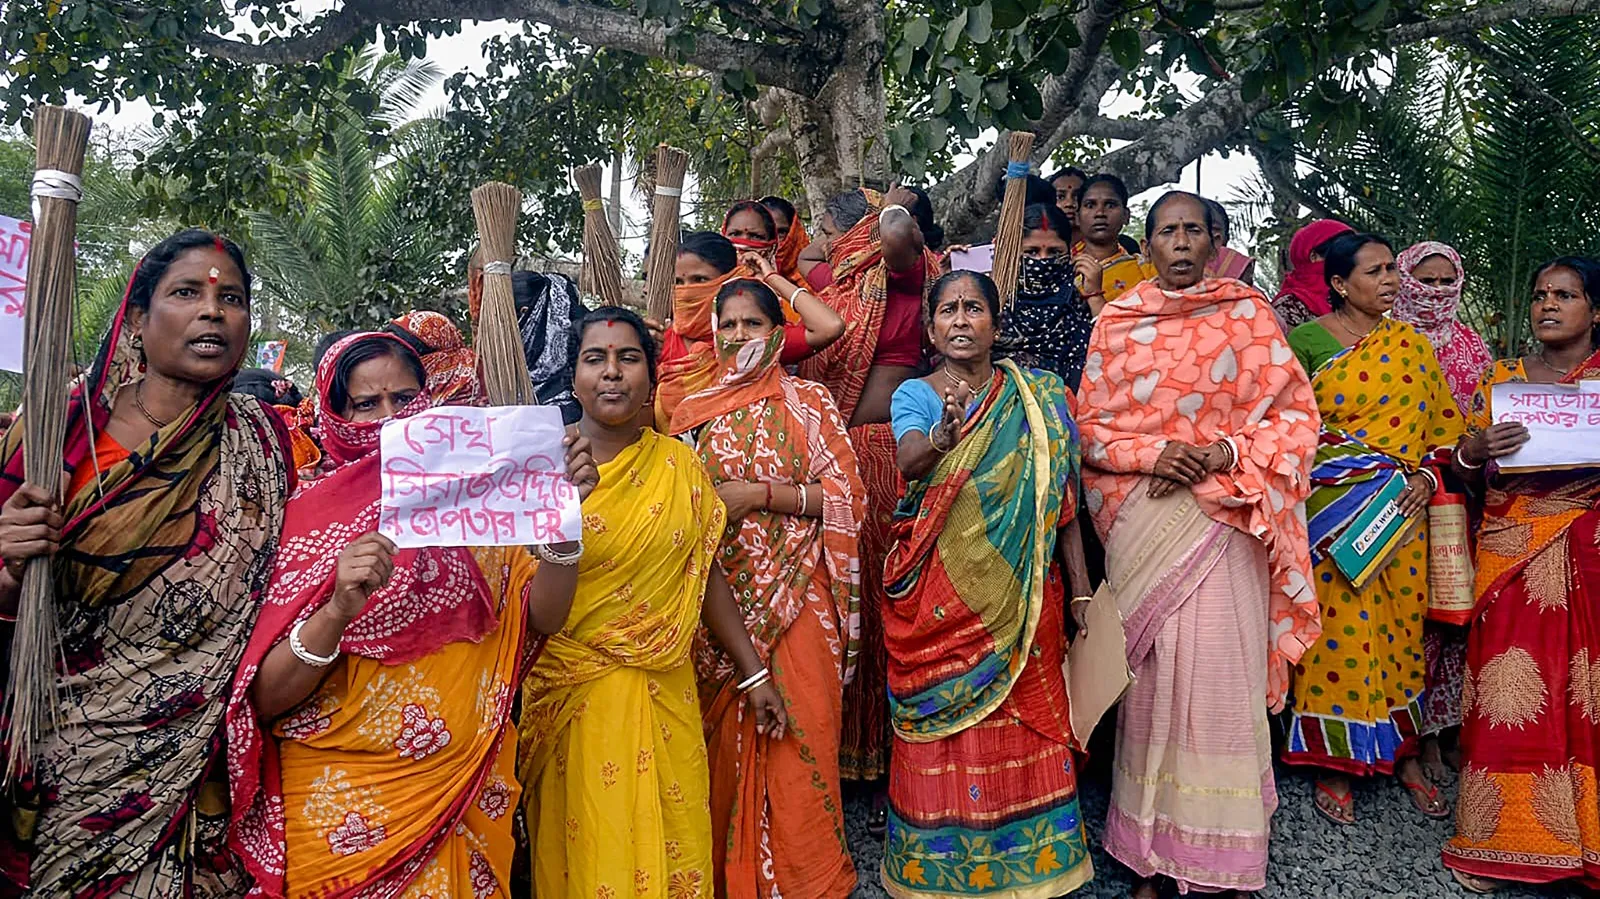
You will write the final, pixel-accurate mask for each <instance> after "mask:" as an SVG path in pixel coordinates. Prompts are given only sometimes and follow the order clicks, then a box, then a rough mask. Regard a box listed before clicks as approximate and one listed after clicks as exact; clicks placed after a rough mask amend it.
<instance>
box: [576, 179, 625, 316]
mask: <svg viewBox="0 0 1600 899" xmlns="http://www.w3.org/2000/svg"><path fill="white" fill-rule="evenodd" d="M572 176H573V180H574V181H576V182H577V184H578V196H579V197H581V198H582V199H583V267H582V268H580V269H579V270H578V292H579V293H583V294H586V295H588V296H594V297H599V298H600V302H601V303H603V304H604V305H607V306H620V305H622V255H621V253H620V252H619V251H618V250H617V238H616V236H615V235H613V234H612V233H611V223H610V222H609V221H607V220H606V209H605V204H604V203H603V202H601V200H600V166H598V165H586V166H580V167H579V168H577V169H574V170H573V173H572Z"/></svg>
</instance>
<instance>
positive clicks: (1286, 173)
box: [1250, 145, 1336, 218]
mask: <svg viewBox="0 0 1600 899" xmlns="http://www.w3.org/2000/svg"><path fill="white" fill-rule="evenodd" d="M1250 155H1252V156H1254V157H1255V158H1256V165H1258V166H1260V167H1261V176H1262V177H1263V178H1264V179H1266V182H1267V186H1268V187H1271V188H1272V193H1273V195H1274V196H1275V197H1277V198H1280V199H1287V200H1289V201H1291V202H1292V203H1294V204H1297V205H1299V206H1304V207H1306V208H1307V209H1309V210H1311V213H1312V215H1314V216H1316V217H1317V218H1336V216H1335V215H1334V214H1333V211H1332V210H1330V209H1329V208H1328V207H1327V205H1326V204H1324V203H1322V202H1321V201H1320V200H1318V199H1317V198H1316V197H1313V196H1311V195H1310V194H1308V193H1306V192H1305V191H1304V190H1302V189H1301V187H1300V178H1299V175H1298V173H1296V172H1295V168H1294V164H1295V157H1294V154H1293V153H1274V152H1271V151H1269V150H1267V149H1265V148H1263V147H1260V146H1257V145H1251V147H1250ZM1274 205H1276V204H1274Z"/></svg>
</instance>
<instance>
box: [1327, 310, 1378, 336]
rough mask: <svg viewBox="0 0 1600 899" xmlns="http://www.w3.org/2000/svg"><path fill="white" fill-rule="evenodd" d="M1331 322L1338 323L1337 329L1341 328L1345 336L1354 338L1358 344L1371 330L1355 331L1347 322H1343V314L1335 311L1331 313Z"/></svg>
mask: <svg viewBox="0 0 1600 899" xmlns="http://www.w3.org/2000/svg"><path fill="white" fill-rule="evenodd" d="M1333 320H1334V321H1336V322H1338V323H1339V327H1341V328H1343V329H1344V331H1345V333H1346V334H1349V335H1350V336H1351V337H1354V338H1355V339H1356V340H1357V341H1358V342H1359V341H1360V340H1361V339H1362V338H1363V337H1366V336H1367V335H1368V334H1370V333H1372V329H1371V328H1368V329H1367V330H1365V331H1357V330H1356V329H1355V328H1354V327H1353V326H1351V324H1350V323H1349V322H1347V321H1345V320H1344V314H1343V313H1341V312H1338V311H1335V312H1334V313H1333Z"/></svg>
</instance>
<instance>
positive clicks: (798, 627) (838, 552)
mask: <svg viewBox="0 0 1600 899" xmlns="http://www.w3.org/2000/svg"><path fill="white" fill-rule="evenodd" d="M716 312H717V354H718V358H719V359H720V360H721V362H722V369H721V372H720V374H719V377H718V379H717V382H716V383H715V384H713V385H712V386H711V387H709V388H707V389H706V390H703V391H701V392H699V393H697V394H695V395H693V396H691V397H689V398H688V399H686V400H684V401H683V403H682V404H681V405H679V406H678V411H677V413H676V414H675V415H674V416H673V419H672V430H673V433H675V434H689V435H692V436H693V438H694V441H695V448H696V450H697V451H698V453H699V454H700V459H701V461H703V462H704V463H705V467H706V471H707V472H708V473H709V474H710V475H711V480H712V482H713V483H714V484H715V485H716V488H717V494H718V495H719V496H720V497H721V498H722V501H723V504H724V505H725V506H727V509H728V522H729V525H730V527H729V528H728V529H727V530H726V531H724V532H723V536H722V544H721V547H720V548H719V550H718V556H717V557H718V560H719V561H720V562H721V569H722V571H723V572H724V573H725V574H726V577H727V582H728V588H729V590H730V591H731V592H732V594H733V598H734V600H735V601H736V602H737V603H738V604H739V611H740V613H741V615H742V616H743V618H744V622H745V627H746V629H747V630H748V631H749V633H750V639H751V642H752V643H754V645H755V648H756V652H757V653H758V654H759V655H760V656H761V659H762V661H763V662H764V663H765V664H766V666H767V667H768V668H769V669H770V670H771V671H772V678H773V683H774V684H775V685H776V687H777V689H778V690H779V691H780V692H781V693H782V694H783V697H784V702H785V705H786V706H787V713H788V716H789V722H790V727H789V732H790V733H789V736H788V737H787V738H786V739H783V740H769V739H763V738H761V736H760V735H759V734H757V733H756V729H755V728H756V723H755V721H754V720H753V719H752V717H751V716H750V715H749V714H748V713H747V712H746V710H745V708H744V703H743V702H742V701H741V699H742V698H743V697H742V694H741V693H740V692H739V689H738V684H739V679H740V678H739V676H738V669H737V668H736V667H735V665H734V662H733V658H732V657H731V656H730V655H729V654H728V652H727V651H725V650H724V649H722V647H721V646H720V645H718V644H717V643H715V642H714V641H712V640H709V639H701V640H699V641H697V643H696V646H695V671H696V673H697V674H698V675H699V678H698V679H699V683H700V709H701V715H702V717H703V719H704V721H705V731H706V743H707V746H706V749H707V752H708V755H709V757H710V765H711V823H712V833H713V835H714V840H713V843H712V847H713V850H714V857H715V859H716V868H717V877H718V880H719V889H718V895H724V896H727V897H728V899H758V897H764V896H771V895H783V896H794V897H819V899H820V897H840V899H842V897H844V896H848V895H849V894H850V891H851V889H852V888H853V887H854V886H855V883H856V876H855V867H854V865H853V863H852V862H851V860H850V851H849V847H848V846H847V845H846V843H845V828H844V806H843V804H842V803H841V802H840V798H839V724H840V716H841V706H840V704H841V702H842V699H843V692H844V684H845V683H846V682H847V681H848V680H849V678H850V674H851V670H852V668H853V667H854V665H855V649H856V636H857V634H858V633H859V632H860V627H859V624H858V620H857V618H856V600H857V597H858V596H859V588H860V576H859V572H858V568H857V552H856V534H857V531H858V529H859V522H860V520H861V508H862V505H861V504H862V493H863V492H864V491H863V489H862V487H861V481H860V479H859V477H858V476H857V474H856V457H855V453H853V452H851V450H850V440H849V437H848V435H847V433H846V431H845V427H844V421H843V420H842V419H841V418H840V417H839V411H838V409H837V408H835V407H834V405H833V399H832V398H831V397H830V396H828V392H827V390H825V389H824V388H823V387H822V386H821V385H820V384H814V383H812V382H810V381H802V380H800V379H798V378H794V377H791V376H790V375H789V374H787V373H786V372H784V370H783V368H782V367H781V366H780V365H779V364H778V355H779V351H780V349H781V347H782V345H783V333H782V326H783V310H782V308H781V307H780V306H779V303H778V297H777V294H775V293H773V292H772V289H771V288H769V287H767V286H766V285H764V284H761V283H760V282H758V281H754V280H748V279H747V280H738V281H731V282H729V283H728V284H726V285H724V286H723V288H722V289H721V290H720V291H718V292H717V300H716Z"/></svg>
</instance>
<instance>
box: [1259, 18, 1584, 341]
mask: <svg viewBox="0 0 1600 899" xmlns="http://www.w3.org/2000/svg"><path fill="white" fill-rule="evenodd" d="M1487 43H1488V45H1489V46H1490V47H1491V48H1492V49H1493V50H1494V52H1495V53H1497V54H1502V55H1503V56H1504V58H1505V59H1507V60H1510V62H1511V64H1512V65H1513V66H1514V68H1515V70H1516V71H1520V72H1521V73H1522V74H1523V75H1525V76H1527V77H1528V78H1530V79H1531V80H1532V81H1533V82H1534V83H1535V84H1537V85H1538V86H1539V87H1540V88H1541V89H1542V90H1543V91H1545V92H1547V93H1548V94H1550V95H1551V96H1553V97H1555V98H1556V99H1557V100H1558V101H1560V103H1561V104H1562V105H1563V107H1564V108H1565V110H1566V114H1567V115H1570V116H1571V118H1572V120H1573V124H1574V125H1575V126H1576V127H1577V129H1578V130H1579V131H1580V132H1581V133H1583V134H1585V135H1595V134H1600V96H1596V94H1595V93H1594V91H1593V86H1594V85H1595V84H1600V46H1597V45H1596V43H1595V41H1594V37H1593V31H1592V27H1591V26H1590V25H1588V24H1587V23H1585V22H1583V21H1580V20H1560V21H1552V22H1544V23H1526V24H1521V23H1519V24H1514V25H1508V26H1506V27H1503V28H1499V29H1496V30H1494V31H1493V32H1492V34H1490V35H1489V36H1488V38H1487ZM1346 101H1347V102H1349V103H1350V104H1351V105H1352V106H1353V107H1355V109H1356V110H1357V112H1358V117H1357V118H1356V120H1355V125H1354V126H1353V127H1349V128H1342V129H1333V128H1326V129H1323V130H1322V132H1321V133H1320V136H1319V138H1318V139H1317V140H1316V141H1315V142H1313V143H1311V144H1310V145H1309V147H1308V148H1307V151H1306V152H1305V153H1304V155H1303V156H1302V162H1303V163H1304V164H1305V165H1306V166H1307V167H1308V168H1309V171H1308V172H1307V173H1306V174H1305V175H1303V176H1302V177H1301V179H1300V187H1301V188H1302V189H1303V190H1304V191H1305V193H1306V195H1307V196H1308V198H1310V199H1311V200H1312V201H1313V202H1314V203H1316V204H1317V205H1320V206H1322V207H1323V208H1325V209H1327V210H1330V211H1332V212H1333V213H1335V214H1336V215H1337V216H1338V217H1340V218H1343V219H1345V220H1347V221H1350V222H1351V223H1353V224H1355V225H1356V226H1357V227H1360V228H1364V229H1368V230H1373V231H1377V232H1379V233H1382V234H1385V235H1388V236H1389V237H1390V238H1392V239H1393V240H1394V241H1395V242H1396V245H1397V246H1402V247H1403V246H1406V245H1408V244H1410V243H1412V242H1415V241H1418V240H1424V239H1433V240H1441V241H1444V242H1446V243H1449V244H1451V245H1452V246H1454V247H1456V249H1457V250H1458V251H1460V252H1461V254H1462V257H1463V261H1464V264H1465V265H1466V270H1467V282H1466V284H1467V286H1466V294H1465V298H1464V307H1465V314H1466V317H1467V318H1468V320H1469V321H1470V322H1471V323H1472V324H1474V325H1476V326H1478V327H1479V328H1481V329H1482V330H1483V331H1484V336H1485V337H1486V338H1487V339H1489V341H1490V342H1491V343H1492V344H1494V345H1496V346H1497V347H1498V348H1499V349H1500V351H1502V352H1510V351H1515V350H1516V349H1517V348H1519V347H1521V346H1522V345H1523V343H1524V341H1525V340H1526V339H1527V336H1528V299H1529V280H1530V278H1531V277H1532V274H1533V272H1534V270H1535V269H1536V267H1537V266H1538V265H1539V264H1541V263H1542V262H1544V261H1546V260H1548V259H1550V258H1552V257H1555V256H1558V255H1566V254H1579V255H1592V254H1595V253H1597V252H1600V165H1597V164H1596V162H1595V160H1594V159H1593V158H1591V157H1590V156H1589V155H1587V154H1585V152H1584V150H1583V149H1582V148H1581V147H1579V146H1578V145H1577V144H1575V143H1574V142H1573V140H1571V139H1569V138H1568V136H1567V135H1565V134H1563V133H1562V131H1561V129H1559V128H1558V127H1557V125H1556V124H1555V122H1554V121H1553V120H1552V117H1551V113H1550V112H1549V110H1547V109H1545V108H1543V107H1542V106H1540V105H1539V104H1537V103H1536V102H1535V101H1533V100H1531V99H1529V98H1528V97H1527V96H1525V95H1524V94H1523V93H1522V92H1519V91H1518V90H1517V88H1516V86H1515V85H1514V84H1513V83H1512V81H1511V80H1510V79H1509V78H1508V77H1507V75H1506V73H1505V70H1503V69H1500V68H1499V66H1498V65H1486V64H1485V63H1484V62H1483V61H1482V60H1478V59H1468V58H1466V57H1464V56H1461V55H1459V54H1457V55H1447V54H1443V53H1440V52H1437V51H1425V50H1416V51H1409V52H1405V53H1402V54H1400V55H1399V57H1398V59H1397V61H1396V64H1395V67H1394V71H1393V78H1392V80H1391V81H1390V83H1389V85H1388V87H1387V89H1385V90H1382V91H1375V92H1369V93H1358V94H1350V95H1347V97H1346ZM1287 112H1288V116H1289V118H1288V120H1287V122H1286V124H1287V125H1288V126H1289V127H1291V128H1293V127H1300V126H1301V122H1302V121H1303V119H1302V118H1301V115H1302V114H1301V113H1300V112H1299V109H1298V105H1297V106H1296V107H1291V108H1289V109H1288V110H1287ZM1280 139H1281V138H1280Z"/></svg>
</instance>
